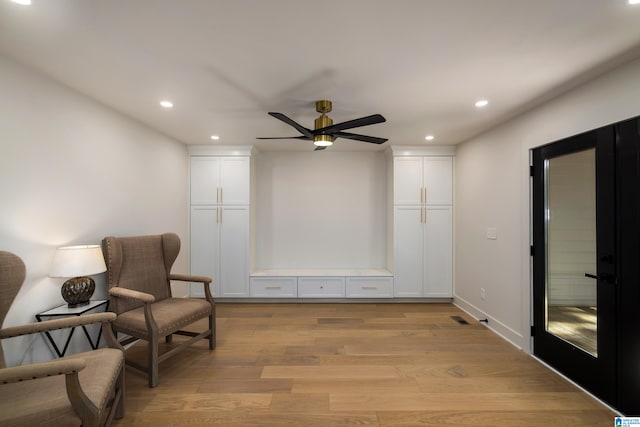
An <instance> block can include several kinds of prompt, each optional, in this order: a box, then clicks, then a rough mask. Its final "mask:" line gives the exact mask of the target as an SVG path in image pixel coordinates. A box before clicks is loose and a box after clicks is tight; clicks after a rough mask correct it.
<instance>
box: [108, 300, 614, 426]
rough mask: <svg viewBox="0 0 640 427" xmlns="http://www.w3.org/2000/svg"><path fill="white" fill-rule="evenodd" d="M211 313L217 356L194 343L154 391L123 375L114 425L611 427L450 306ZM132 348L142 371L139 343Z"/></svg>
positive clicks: (596, 410)
mask: <svg viewBox="0 0 640 427" xmlns="http://www.w3.org/2000/svg"><path fill="white" fill-rule="evenodd" d="M217 314H218V315H217V331H218V347H217V349H216V350H213V351H209V350H208V347H207V344H206V342H205V341H203V342H202V343H198V344H196V345H195V346H192V347H191V348H189V349H187V350H185V351H183V352H182V353H180V354H178V355H177V356H175V357H173V358H171V359H169V360H167V361H165V362H164V363H162V364H161V365H160V384H159V385H158V387H156V388H154V389H150V388H148V387H147V380H146V379H145V378H144V377H143V376H142V375H140V374H138V373H136V372H135V371H132V370H129V369H128V370H127V372H126V387H127V388H126V413H125V417H124V418H123V419H122V420H116V421H115V422H114V424H113V425H114V426H123V427H124V426H136V427H139V426H172V427H176V426H231V427H235V426H238V427H239V426H289V427H297V426H304V427H309V426H310V427H314V426H322V427H325V426H354V425H357V426H439V427H443V426H510V427H511V426H545V427H546V426H551V425H562V426H565V427H566V426H611V425H613V418H614V416H615V414H614V413H612V412H611V411H609V410H608V409H607V408H606V407H604V406H602V405H601V404H600V403H598V402H597V401H596V400H594V399H592V398H591V397H589V396H588V395H587V394H585V393H583V392H581V391H580V390H579V389H577V388H576V387H574V386H573V385H571V384H570V383H568V382H567V381H565V380H564V379H562V378H561V377H559V376H558V375H556V374H555V373H553V372H552V371H550V370H549V369H547V368H546V367H544V366H543V365H541V364H539V363H538V362H537V361H535V360H534V359H532V358H531V357H529V356H528V355H526V354H525V353H523V352H521V351H519V350H518V349H516V348H515V347H513V346H512V345H511V344H509V343H507V342H506V341H504V340H503V339H501V338H500V337H498V336H496V335H495V334H494V333H492V332H491V331H489V330H488V329H487V328H485V327H484V326H483V325H481V324H479V323H478V322H476V321H475V320H473V319H472V318H471V317H469V316H467V315H466V314H465V313H463V312H462V311H460V310H459V309H457V308H456V307H454V306H453V305H450V304H231V303H219V304H218V305H217ZM451 316H461V317H462V318H464V319H465V320H467V321H468V322H469V324H468V325H462V324H460V323H458V322H457V321H455V320H454V319H452V318H451ZM180 339H181V337H178V336H176V337H175V338H174V341H178V340H180ZM168 346H170V345H167V348H168ZM129 351H130V352H131V354H132V356H133V357H135V358H138V359H140V362H144V360H145V351H146V349H145V347H144V346H142V345H139V344H138V345H136V346H134V347H133V348H132V349H130V350H129Z"/></svg>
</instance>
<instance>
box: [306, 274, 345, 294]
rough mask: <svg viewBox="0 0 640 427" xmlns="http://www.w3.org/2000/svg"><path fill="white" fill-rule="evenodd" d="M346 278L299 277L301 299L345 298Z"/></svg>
mask: <svg viewBox="0 0 640 427" xmlns="http://www.w3.org/2000/svg"><path fill="white" fill-rule="evenodd" d="M344 283H345V281H344V277H298V297H299V298H344V295H345V291H344Z"/></svg>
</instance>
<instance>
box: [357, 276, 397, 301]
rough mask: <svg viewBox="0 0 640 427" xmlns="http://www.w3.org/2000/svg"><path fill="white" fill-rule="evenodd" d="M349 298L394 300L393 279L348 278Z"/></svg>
mask: <svg viewBox="0 0 640 427" xmlns="http://www.w3.org/2000/svg"><path fill="white" fill-rule="evenodd" d="M346 296H347V298H392V297H393V277H347V279H346Z"/></svg>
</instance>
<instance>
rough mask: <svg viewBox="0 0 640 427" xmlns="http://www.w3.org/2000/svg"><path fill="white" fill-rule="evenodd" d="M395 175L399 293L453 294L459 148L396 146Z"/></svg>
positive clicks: (412, 295) (395, 256)
mask: <svg viewBox="0 0 640 427" xmlns="http://www.w3.org/2000/svg"><path fill="white" fill-rule="evenodd" d="M425 151H428V150H425ZM392 176H393V221H392V225H391V226H392V227H393V233H392V235H393V275H394V291H393V294H394V296H395V297H396V298H451V297H452V296H453V150H452V149H450V148H439V149H435V150H433V152H432V153H425V154H421V150H419V149H412V150H407V149H403V148H400V147H398V148H395V149H394V150H393V175H392Z"/></svg>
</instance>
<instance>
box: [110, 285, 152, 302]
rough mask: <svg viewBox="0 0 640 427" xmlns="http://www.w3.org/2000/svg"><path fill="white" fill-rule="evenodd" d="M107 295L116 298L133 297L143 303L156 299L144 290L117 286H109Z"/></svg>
mask: <svg viewBox="0 0 640 427" xmlns="http://www.w3.org/2000/svg"><path fill="white" fill-rule="evenodd" d="M109 295H110V296H112V297H117V298H127V299H133V300H137V301H141V302H144V303H152V302H154V301H155V300H156V297H154V296H153V295H151V294H148V293H146V292H139V291H134V290H131V289H127V288H121V287H119V286H114V287H112V288H110V289H109Z"/></svg>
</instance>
